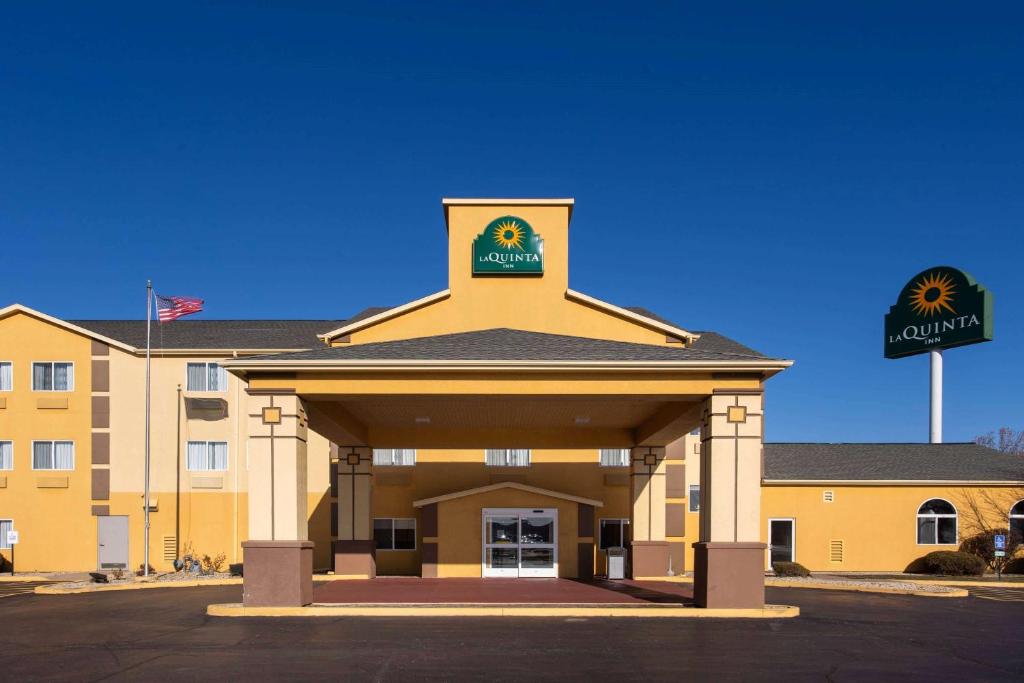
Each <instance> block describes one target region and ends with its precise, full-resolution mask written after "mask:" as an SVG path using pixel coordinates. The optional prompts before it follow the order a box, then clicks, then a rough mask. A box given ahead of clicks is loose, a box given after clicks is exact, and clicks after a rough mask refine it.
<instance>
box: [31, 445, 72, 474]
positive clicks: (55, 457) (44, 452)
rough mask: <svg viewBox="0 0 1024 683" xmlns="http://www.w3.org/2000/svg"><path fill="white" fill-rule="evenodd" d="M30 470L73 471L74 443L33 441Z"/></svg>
mask: <svg viewBox="0 0 1024 683" xmlns="http://www.w3.org/2000/svg"><path fill="white" fill-rule="evenodd" d="M32 469H34V470H73V469H75V442H74V441H33V442H32Z"/></svg>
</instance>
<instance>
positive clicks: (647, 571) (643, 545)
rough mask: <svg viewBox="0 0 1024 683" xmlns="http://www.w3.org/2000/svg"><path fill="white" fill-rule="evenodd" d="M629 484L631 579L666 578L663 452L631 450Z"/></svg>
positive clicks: (666, 552) (649, 448)
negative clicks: (630, 490)
mask: <svg viewBox="0 0 1024 683" xmlns="http://www.w3.org/2000/svg"><path fill="white" fill-rule="evenodd" d="M631 455H632V461H633V464H632V467H631V469H630V484H631V486H632V491H633V506H632V508H631V512H630V516H629V525H630V532H631V534H632V538H633V540H632V543H631V545H630V553H631V563H632V567H633V570H632V576H633V578H634V579H636V578H642V577H645V576H651V577H653V576H667V575H668V572H669V545H668V541H667V540H666V539H665V470H666V467H667V466H666V463H665V449H664V448H661V447H655V446H651V447H647V446H643V447H639V448H634V449H633V450H632V454H631Z"/></svg>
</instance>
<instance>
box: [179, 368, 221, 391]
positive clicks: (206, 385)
mask: <svg viewBox="0 0 1024 683" xmlns="http://www.w3.org/2000/svg"><path fill="white" fill-rule="evenodd" d="M185 380H186V381H185V388H186V390H187V391H227V390H228V373H227V370H225V369H224V368H222V367H221V366H219V365H217V364H216V363H189V364H188V368H187V369H186V372H185Z"/></svg>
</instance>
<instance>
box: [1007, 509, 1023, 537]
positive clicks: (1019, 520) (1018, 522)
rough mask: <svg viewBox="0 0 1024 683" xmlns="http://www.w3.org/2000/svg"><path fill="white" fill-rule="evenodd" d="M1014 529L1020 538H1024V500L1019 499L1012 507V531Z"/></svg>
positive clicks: (1011, 531)
mask: <svg viewBox="0 0 1024 683" xmlns="http://www.w3.org/2000/svg"><path fill="white" fill-rule="evenodd" d="M1014 531H1016V532H1017V536H1018V537H1019V538H1024V500H1018V501H1017V503H1016V504H1015V505H1014V506H1013V507H1012V508H1010V533H1013V532H1014Z"/></svg>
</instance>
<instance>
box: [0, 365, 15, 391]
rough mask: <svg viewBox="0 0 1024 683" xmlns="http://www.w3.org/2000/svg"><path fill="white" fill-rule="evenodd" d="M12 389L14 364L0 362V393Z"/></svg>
mask: <svg viewBox="0 0 1024 683" xmlns="http://www.w3.org/2000/svg"><path fill="white" fill-rule="evenodd" d="M13 389H14V363H12V362H10V361H7V360H5V361H0V391H11V390H13Z"/></svg>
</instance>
